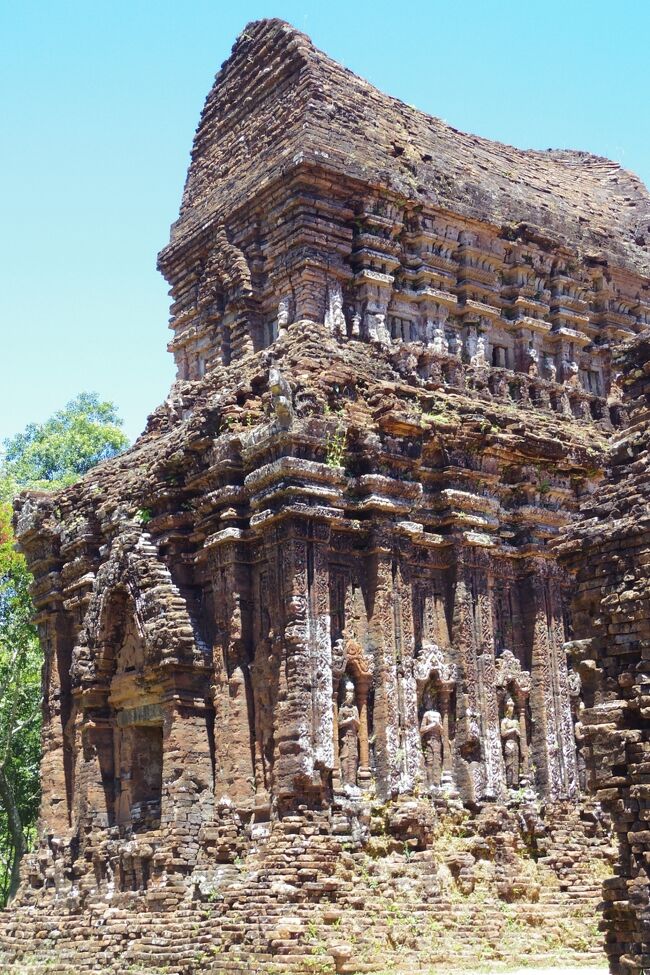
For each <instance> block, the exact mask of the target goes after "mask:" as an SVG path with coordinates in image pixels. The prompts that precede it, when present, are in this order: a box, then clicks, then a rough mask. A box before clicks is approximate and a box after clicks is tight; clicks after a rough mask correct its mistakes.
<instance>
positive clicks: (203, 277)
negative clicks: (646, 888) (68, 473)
mask: <svg viewBox="0 0 650 975" xmlns="http://www.w3.org/2000/svg"><path fill="white" fill-rule="evenodd" d="M649 218H650V201H649V198H648V194H647V192H646V191H645V190H644V189H643V187H642V186H641V185H640V184H639V183H638V181H636V180H635V178H634V177H632V176H631V175H630V174H628V173H625V172H624V171H623V170H621V169H620V168H619V167H617V166H616V165H615V164H613V163H609V162H607V161H605V160H600V159H596V158H595V157H591V156H588V155H585V154H579V153H533V152H521V151H519V150H515V149H511V148H510V147H505V146H500V145H497V144H494V143H488V142H486V141H485V140H480V139H476V138H474V137H472V136H466V135H463V134H461V133H458V132H456V131H455V130H453V129H450V128H449V127H448V126H446V125H444V124H443V123H441V122H438V121H437V120H435V119H431V118H428V117H426V116H424V115H422V114H421V113H418V112H416V111H415V110H413V109H410V108H408V107H407V106H404V105H402V104H400V103H398V102H396V101H394V100H393V99H390V98H387V97H386V96H384V95H381V94H380V93H379V92H376V91H375V90H373V89H371V88H370V86H368V85H367V84H366V83H365V82H363V81H361V80H360V79H358V78H356V77H355V76H353V75H351V74H350V73H349V72H346V71H345V70H344V69H342V68H341V67H339V66H338V65H336V64H334V63H333V62H332V61H330V60H329V59H328V58H326V57H325V56H324V55H323V54H321V53H320V52H318V51H317V50H315V48H314V47H313V45H312V44H311V42H310V41H309V40H308V38H306V37H304V35H302V34H300V33H298V32H297V31H295V30H294V29H293V28H291V27H289V26H288V25H286V24H283V23H281V22H278V21H262V22H259V23H256V24H252V25H249V27H248V28H246V30H245V31H244V33H243V34H242V35H241V37H240V38H239V39H238V41H237V43H236V45H235V47H234V49H233V54H232V57H231V58H230V59H229V61H228V62H226V64H225V65H224V67H223V68H222V70H221V72H220V74H219V75H218V77H217V80H216V83H215V86H214V88H213V91H212V92H211V94H210V95H209V97H208V99H207V102H206V106H205V109H204V112H203V116H202V119H201V123H200V125H199V129H198V131H197V134H196V138H195V143H194V149H193V154H192V163H191V166H190V171H189V175H188V180H187V184H186V187H185V193H184V196H183V202H182V206H181V213H180V217H179V220H178V221H177V222H176V223H175V224H174V226H173V228H172V234H171V239H170V243H169V245H168V247H166V248H165V249H164V250H163V252H162V253H161V255H160V258H159V263H160V268H161V270H162V271H163V273H164V274H165V276H166V278H167V280H168V281H169V283H170V287H171V294H172V309H171V311H172V318H171V323H170V327H171V328H172V330H173V333H174V337H173V339H172V342H171V345H170V349H171V351H172V352H173V354H174V356H175V359H176V362H177V366H178V378H177V381H176V382H175V384H174V386H173V387H172V390H171V392H170V395H169V397H168V399H167V400H166V402H165V403H164V404H163V405H162V406H161V407H160V408H159V409H158V410H156V411H155V412H154V413H153V414H152V416H151V417H150V419H149V422H148V426H147V430H146V431H145V433H144V434H143V436H142V437H141V438H140V439H139V440H138V441H137V443H136V444H135V445H134V447H133V448H132V449H131V450H130V451H128V452H127V453H126V454H124V455H123V456H122V457H120V458H117V459H116V460H114V461H111V462H108V463H106V464H103V465H101V466H100V467H98V468H97V469H96V470H94V471H93V472H91V473H90V474H89V475H88V476H87V477H86V478H85V479H84V480H83V481H82V482H80V483H79V484H77V485H74V486H73V487H71V488H69V489H68V490H66V491H65V492H62V493H61V494H59V495H57V496H56V497H50V496H46V495H37V494H33V493H32V494H28V495H25V496H23V497H22V498H21V499H20V501H19V503H18V506H17V511H16V528H17V533H18V537H19V541H20V545H21V547H22V549H23V551H24V552H25V553H26V555H27V558H28V560H29V563H30V566H31V568H32V571H33V572H34V575H35V580H36V581H35V585H34V600H35V603H36V606H37V611H38V623H39V628H40V632H41V638H42V641H43V646H44V649H45V656H46V667H45V675H44V686H45V727H44V756H43V764H42V779H43V793H44V798H43V806H42V812H41V821H40V826H39V843H38V846H37V849H36V850H35V851H34V853H33V854H32V855H31V856H30V857H29V858H28V859H27V860H26V862H25V864H24V869H23V884H22V888H21V891H20V895H19V898H18V901H17V902H16V903H15V904H14V905H13V906H12V909H11V911H10V912H9V913H7V914H6V915H5V917H4V919H3V921H2V925H1V926H0V946H2V949H3V950H4V952H5V962H4V963H5V966H6V967H7V968H8V966H10V965H14V966H16V967H15V971H19V970H20V966H21V965H22V966H23V967H25V966H27V967H28V968H29V966H30V965H31V966H32V967H33V968H34V970H35V971H39V970H40V969H39V966H41V967H42V966H43V965H44V964H49V963H52V962H53V963H54V968H53V969H51V968H48V969H47V970H48V971H49V970H53V971H58V972H68V971H74V972H91V971H95V970H98V969H101V970H106V971H117V970H120V969H122V968H123V966H124V962H125V960H126V961H128V962H129V963H130V964H133V965H135V966H140V968H141V969H142V970H143V971H155V970H156V968H158V969H161V968H164V967H165V966H166V967H167V970H168V971H170V972H179V973H190V972H194V971H199V970H200V971H214V972H216V971H228V972H236V971H239V970H241V971H250V970H259V971H268V972H273V971H275V972H280V971H287V970H290V969H296V970H299V971H315V970H322V971H323V972H334V971H337V972H341V973H344V972H347V973H353V972H359V971H367V970H373V968H374V969H377V968H381V967H383V968H384V969H385V968H386V966H387V965H390V966H392V967H393V968H394V970H397V969H398V968H399V966H400V965H411V966H414V965H418V966H421V965H422V964H423V963H424V962H425V961H428V962H431V961H436V960H439V961H441V962H444V961H446V960H448V956H449V954H450V953H451V954H452V955H453V956H454V957H455V958H456V960H457V961H458V963H459V964H462V963H463V962H466V961H475V960H477V959H478V958H479V957H495V958H497V957H500V955H503V953H504V952H505V953H507V952H508V951H510V952H517V951H519V950H522V947H521V945H519V946H518V945H517V942H516V939H514V940H513V939H512V938H511V939H510V940H508V932H510V935H512V932H513V931H516V932H519V934H520V935H521V938H522V940H525V939H528V940H530V938H531V937H532V938H533V941H534V943H535V944H536V945H537V950H538V953H539V954H540V956H544V957H546V958H548V957H549V953H551V952H552V950H553V948H556V949H558V950H559V949H561V950H562V951H563V952H564V954H565V956H566V957H568V956H569V955H571V953H572V952H573V954H574V956H575V957H583V958H584V957H585V956H588V955H589V954H590V953H593V952H597V951H599V950H600V946H599V943H598V939H597V938H596V937H595V936H594V930H593V924H594V910H595V905H596V902H597V899H598V896H599V888H600V878H601V876H602V875H603V873H607V872H608V871H609V866H608V864H609V863H610V861H611V858H612V850H611V846H610V840H609V821H608V819H607V817H606V816H605V815H604V814H603V812H602V809H601V807H600V805H599V804H598V803H597V802H594V800H593V799H592V798H591V797H590V796H589V795H588V792H589V782H588V781H587V776H586V765H587V754H588V753H587V746H586V743H585V742H586V737H585V734H586V733H585V732H584V729H585V727H587V726H589V727H590V726H591V719H588V718H585V717H583V716H582V715H583V711H582V705H583V704H587V705H589V706H591V705H592V703H593V701H592V699H591V698H590V696H589V695H591V694H592V692H593V687H594V686H595V685H594V681H595V677H594V670H595V669H597V667H596V666H595V665H594V666H593V667H592V666H591V665H590V664H589V663H588V660H587V657H586V656H585V654H584V653H583V655H582V656H581V655H580V650H579V649H576V648H577V647H578V648H579V646H580V645H581V644H579V643H577V642H576V640H575V639H573V637H574V636H575V634H572V632H571V627H572V625H573V626H574V627H579V626H581V625H582V623H581V619H580V618H579V612H578V613H577V615H576V616H575V620H574V622H573V623H572V618H571V614H570V612H569V606H570V597H571V592H572V585H573V583H572V576H571V569H572V566H571V565H569V564H568V563H567V564H566V566H563V565H560V564H559V563H558V560H557V554H556V553H557V551H558V547H557V545H555V546H553V545H551V544H549V543H551V542H557V541H558V540H559V539H560V536H561V533H562V531H563V530H565V529H567V527H568V526H570V525H571V523H572V521H574V520H575V519H576V517H577V515H578V512H579V511H580V510H581V509H582V510H583V511H584V510H586V508H585V505H586V504H587V503H588V502H589V499H590V498H592V497H595V496H596V495H595V492H596V491H597V489H598V485H599V482H600V480H601V479H602V476H603V464H604V458H605V455H606V449H607V444H608V438H610V437H616V438H618V437H621V436H622V435H623V434H622V433H620V432H619V431H622V430H623V429H624V428H625V426H626V424H627V423H628V407H627V405H626V402H625V401H624V399H623V394H622V389H623V385H624V382H623V377H622V376H621V374H620V367H618V366H617V365H616V362H614V364H613V363H612V358H611V347H612V344H613V343H617V342H619V341H620V340H621V339H625V338H629V337H630V336H633V335H635V334H636V333H638V332H639V331H640V330H642V329H643V328H644V327H645V326H646V325H647V323H648V321H649V320H650V283H649V281H648V278H647V272H648V268H649V259H648V249H647V247H646V245H645V242H644V241H645V238H644V237H643V227H644V226H645V224H647V223H648V222H649ZM614 229H615V230H616V234H613V232H612V231H613V230H614ZM565 544H568V542H565ZM560 550H561V551H564V549H560ZM567 646H568V649H569V650H570V651H571V656H570V658H569V661H568V662H567ZM594 784H595V785H597V786H598V787H600V785H601V784H602V783H597V782H595V783H594ZM614 815H615V816H616V811H615V812H614ZM368 917H370V918H371V919H372V925H371V929H370V932H369V931H368V925H367V923H366V924H365V925H364V924H363V923H362V919H365V920H366V921H367V919H368ZM567 922H568V923H567ZM534 932H538V933H537V934H534ZM318 966H321V967H320V969H319V968H318ZM8 970H10V969H9V968H8Z"/></svg>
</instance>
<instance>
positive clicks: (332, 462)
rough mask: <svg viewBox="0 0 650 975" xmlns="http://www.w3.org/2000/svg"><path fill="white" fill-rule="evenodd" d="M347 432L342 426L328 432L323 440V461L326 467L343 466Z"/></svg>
mask: <svg viewBox="0 0 650 975" xmlns="http://www.w3.org/2000/svg"><path fill="white" fill-rule="evenodd" d="M347 441H348V434H347V430H345V429H344V428H343V427H338V428H337V430H335V432H334V433H328V434H327V439H326V441H325V463H326V464H327V466H328V467H343V461H344V460H345V454H346V451H347Z"/></svg>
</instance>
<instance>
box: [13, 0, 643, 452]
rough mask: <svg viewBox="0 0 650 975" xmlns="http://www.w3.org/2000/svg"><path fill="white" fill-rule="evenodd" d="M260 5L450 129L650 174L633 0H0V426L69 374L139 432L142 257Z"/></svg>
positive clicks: (20, 422)
mask: <svg viewBox="0 0 650 975" xmlns="http://www.w3.org/2000/svg"><path fill="white" fill-rule="evenodd" d="M263 16H278V17H282V18H284V19H285V20H289V21H291V22H292V23H294V24H295V25H296V26H297V27H299V28H301V29H302V30H305V31H306V32H307V33H309V34H310V35H311V37H312V38H313V40H314V41H315V43H316V44H317V45H318V46H319V47H321V48H323V49H324V50H325V51H327V53H329V54H330V55H331V56H332V57H334V58H336V59H337V60H339V61H342V62H343V63H344V64H345V65H347V66H348V67H349V68H351V69H352V70H353V71H356V72H357V73H358V74H361V75H363V76H365V77H367V78H368V79H369V80H370V81H372V82H373V83H374V84H375V85H377V86H378V87H379V88H381V89H383V90H384V91H387V92H389V93H390V94H393V95H395V96H397V97H399V98H401V99H403V100H404V101H405V102H408V103H410V104H412V105H416V106H417V107H418V108H421V109H423V110H424V111H426V112H429V113H430V114H433V115H437V116H439V117H441V118H444V119H445V120H446V121H448V122H450V123H451V124H452V125H454V126H456V127H457V128H460V129H464V130H469V131H472V132H475V133H478V134H480V135H483V136H487V137H489V138H494V139H500V140H502V141H505V142H509V143H512V144H514V145H517V146H521V147H523V148H528V147H532V148H542V149H544V148H549V147H554V148H555V147H563V148H566V147H568V148H579V149H589V150H591V151H593V152H596V153H599V154H602V155H605V156H609V157H611V158H614V159H616V160H618V161H619V162H621V163H622V164H623V165H624V166H626V167H627V168H629V169H632V170H633V171H635V172H636V173H638V174H639V175H640V176H641V177H642V178H643V179H644V180H645V181H646V183H648V182H650V124H649V122H650V118H649V115H650V113H649V111H648V104H649V102H650V98H649V96H650V72H649V71H648V40H649V38H650V4H648V3H646V2H644V0H619V2H617V3H605V2H602V0H591V2H586V0H584V2H583V0H563V2H559V0H540V2H539V3H532V2H530V0H528V2H526V0H518V2H513V0H464V2H463V3H462V4H461V3H457V2H456V3H454V2H452V0H446V2H439V0H428V2H427V0H421V2H420V0H409V2H405V3H401V4H396V3H395V2H394V0H393V2H390V3H389V2H384V0H357V2H356V3H351V2H349V0H348V2H343V0H329V2H327V3H323V2H319V3H315V2H311V3H305V2H281V0H277V2H271V0H269V2H265V3H258V2H246V0H240V2H239V3H230V4H226V3H221V2H218V0H212V2H207V0H184V2H181V0H175V2H169V0H151V2H145V0H112V2H108V0H0V99H1V102H0V103H1V104H2V124H1V131H2V151H1V152H0V227H1V231H2V232H1V234H0V276H1V283H2V300H1V305H0V330H1V331H0V334H1V336H2V344H1V346H0V348H1V356H0V364H1V367H0V368H1V372H0V438H3V437H6V436H9V435H11V434H13V433H15V432H17V431H18V430H21V429H22V428H23V427H24V426H25V424H26V423H27V422H29V421H31V420H42V419H45V418H46V417H47V416H49V415H50V414H51V413H52V412H53V411H54V410H55V409H57V408H59V407H60V406H62V405H63V404H65V403H66V402H67V401H68V400H69V399H71V398H72V397H73V396H74V395H75V394H76V393H77V392H79V391H81V390H95V391H97V392H98V393H100V394H101V395H102V396H103V397H106V398H110V399H112V400H114V401H115V402H116V403H117V405H118V408H119V410H120V412H121V414H122V416H123V417H124V419H125V426H126V430H127V433H128V434H129V436H130V437H132V438H133V437H135V436H136V435H137V433H138V432H139V431H140V430H141V429H142V427H143V425H144V421H145V418H146V416H147V413H148V412H149V411H150V410H151V409H153V408H154V407H155V406H156V405H157V404H158V403H159V402H160V401H161V400H162V399H163V398H164V396H165V395H166V392H167V390H168V388H169V385H170V382H171V380H172V372H173V371H172V364H171V356H169V354H168V353H167V352H166V351H165V346H166V343H167V341H168V339H169V335H170V333H169V332H168V329H167V322H168V297H167V290H166V285H165V282H164V281H163V279H162V278H161V277H160V276H159V275H158V273H157V271H156V270H155V261H156V254H157V252H158V250H160V248H161V247H162V246H163V245H164V244H165V243H166V242H167V239H168V233H169V225H170V223H171V222H172V220H174V219H175V217H176V214H177V210H178V205H179V202H180V197H181V191H182V187H183V182H184V178H185V171H186V168H187V164H188V160H189V152H190V147H191V142H192V136H193V133H194V129H195V127H196V124H197V122H198V119H199V113H200V111H201V107H202V104H203V101H204V98H205V96H206V95H207V92H208V90H209V88H210V86H211V84H212V81H213V77H214V74H215V73H216V71H217V70H218V68H219V66H220V64H221V63H222V61H223V60H224V59H225V58H226V57H227V56H228V54H229V51H230V48H231V46H232V43H233V41H234V39H235V37H236V35H237V34H238V33H239V32H240V31H241V29H242V28H243V27H244V25H245V24H246V23H247V22H248V21H249V20H253V19H257V18H259V17H263Z"/></svg>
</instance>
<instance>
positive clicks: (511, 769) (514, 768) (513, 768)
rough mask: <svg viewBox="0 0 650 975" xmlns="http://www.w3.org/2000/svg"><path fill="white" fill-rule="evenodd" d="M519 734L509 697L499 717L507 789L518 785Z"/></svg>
mask: <svg viewBox="0 0 650 975" xmlns="http://www.w3.org/2000/svg"><path fill="white" fill-rule="evenodd" d="M519 734H520V732H519V721H518V720H517V718H516V717H515V705H514V701H513V700H512V698H510V697H509V698H508V700H507V701H506V713H505V715H504V717H503V718H502V719H501V743H502V745H503V758H504V762H505V766H506V785H507V787H508V788H509V789H514V788H516V787H517V786H518V785H519V763H520V758H521V743H520V741H519Z"/></svg>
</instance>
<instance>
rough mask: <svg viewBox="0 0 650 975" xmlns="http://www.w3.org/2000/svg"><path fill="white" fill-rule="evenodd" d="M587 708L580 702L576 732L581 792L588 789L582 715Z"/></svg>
mask: <svg viewBox="0 0 650 975" xmlns="http://www.w3.org/2000/svg"><path fill="white" fill-rule="evenodd" d="M584 710H585V702H584V701H580V702H579V703H578V720H577V721H576V723H575V728H574V734H575V739H576V759H577V764H578V785H579V786H580V791H581V792H586V791H587V756H586V754H585V738H586V736H585V726H584V724H583V721H582V717H583V714H584Z"/></svg>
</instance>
